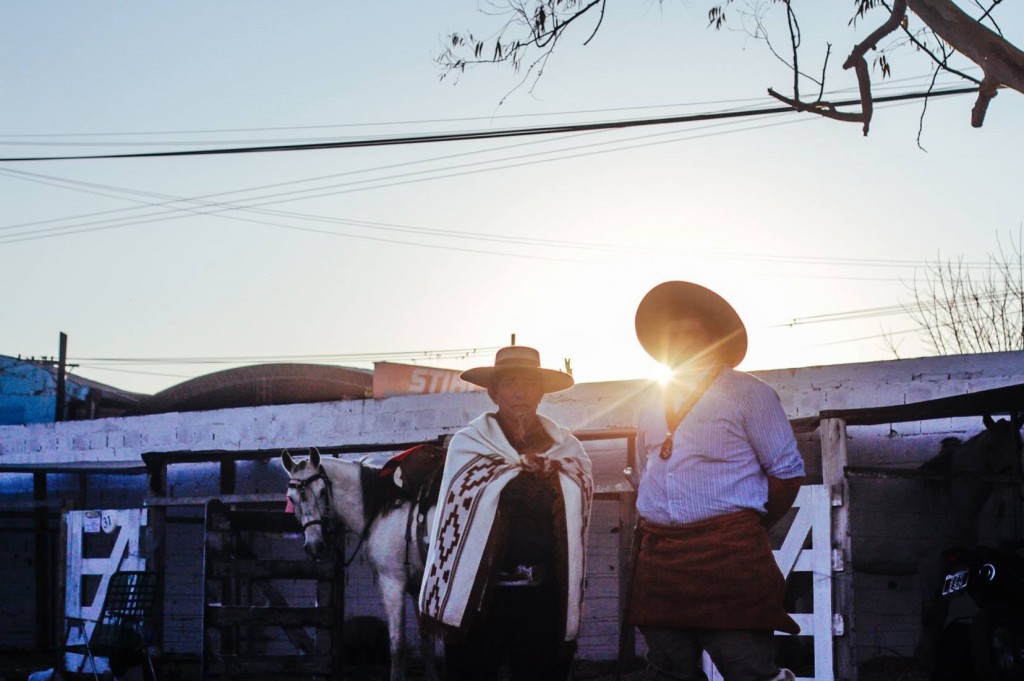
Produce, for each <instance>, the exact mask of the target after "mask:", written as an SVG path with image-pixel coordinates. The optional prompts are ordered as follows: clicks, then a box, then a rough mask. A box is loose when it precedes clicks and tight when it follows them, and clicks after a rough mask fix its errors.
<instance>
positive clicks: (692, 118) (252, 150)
mask: <svg viewBox="0 0 1024 681" xmlns="http://www.w3.org/2000/svg"><path fill="white" fill-rule="evenodd" d="M972 93H977V88H956V89H951V90H941V91H933V92H915V93H907V94H902V95H888V96H885V97H875V98H874V99H873V101H874V102H875V103H876V104H877V103H884V102H896V101H906V100H911V99H924V98H928V99H931V98H933V97H945V96H949V95H962V94H972ZM860 103H861V100H860V99H850V100H844V101H840V102H833V103H832V106H837V107H838V106H856V105H859V104H860ZM793 112H794V109H793V108H792V107H789V106H779V107H771V108H767V109H752V110H748V111H725V112H718V113H706V114H690V115H684V116H667V117H664V118H642V119H633V120H624V121H607V122H603V123H573V124H569V125H547V126H538V127H532V128H506V129H502V130H480V131H475V132H460V133H439V134H431V135H408V136H396V137H371V138H365V139H355V140H339V141H335V142H311V143H306V144H284V145H269V146H268V145H264V146H251V147H230V148H221V149H188V150H180V151H150V152H137V153H128V154H95V155H82V156H22V157H8V158H0V163H20V162H28V161H84V160H99V159H120V158H172V157H183V156H214V155H229V154H260V153H269V152H281V151H315V150H322V149H353V148H360V147H382V146H397V145H408V144H431V143H436V142H463V141H469V140H488V139H502V138H506V137H527V136H533V135H551V134H563V133H570V132H585V131H592V130H622V129H626V128H635V127H641V126H651V125H671V124H677V123H695V122H700V121H712V120H723V119H727V118H747V117H751V116H765V115H772V114H780V113H793Z"/></svg>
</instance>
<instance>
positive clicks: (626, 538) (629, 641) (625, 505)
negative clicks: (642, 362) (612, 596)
mask: <svg viewBox="0 0 1024 681" xmlns="http://www.w3.org/2000/svg"><path fill="white" fill-rule="evenodd" d="M632 444H633V441H632V440H630V445H631V446H632ZM632 459H633V456H632V455H631V456H630V457H629V461H630V463H632ZM636 519H637V513H636V492H634V491H629V492H624V493H623V494H622V495H621V496H620V497H619V565H620V566H622V567H621V568H620V570H619V575H618V576H619V594H620V595H621V598H619V650H618V666H619V670H620V671H622V670H624V669H630V668H632V667H633V665H634V664H635V662H636V629H635V627H633V626H631V625H629V624H626V608H627V607H628V606H629V596H630V592H631V590H632V582H633V554H634V550H635V548H636V547H634V546H633V542H634V540H635V532H634V531H635V529H636Z"/></svg>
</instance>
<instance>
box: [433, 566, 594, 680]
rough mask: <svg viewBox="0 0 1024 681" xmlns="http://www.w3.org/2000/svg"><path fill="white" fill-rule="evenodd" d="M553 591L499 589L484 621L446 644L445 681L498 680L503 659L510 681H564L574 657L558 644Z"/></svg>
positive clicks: (571, 649) (572, 648)
mask: <svg viewBox="0 0 1024 681" xmlns="http://www.w3.org/2000/svg"><path fill="white" fill-rule="evenodd" d="M559 610H560V608H559V593H558V588H557V585H555V584H550V585H543V586H536V587H533V586H499V587H495V593H494V600H493V602H492V603H491V611H490V612H489V613H488V616H487V621H485V622H481V623H480V624H479V625H478V626H476V627H474V628H473V629H471V630H470V631H467V632H460V633H456V634H449V635H447V636H446V637H445V641H444V662H445V664H444V667H445V673H444V677H445V679H446V681H488V680H493V679H497V678H498V672H499V670H500V669H501V666H502V663H503V662H504V661H505V660H506V659H507V660H508V663H509V669H510V670H511V672H512V676H511V678H512V680H513V681H565V679H567V678H569V670H570V668H571V666H572V659H573V656H574V654H575V652H576V644H575V642H566V641H562V629H563V627H562V622H561V616H560V613H559Z"/></svg>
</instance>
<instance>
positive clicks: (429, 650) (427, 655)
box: [414, 601, 441, 681]
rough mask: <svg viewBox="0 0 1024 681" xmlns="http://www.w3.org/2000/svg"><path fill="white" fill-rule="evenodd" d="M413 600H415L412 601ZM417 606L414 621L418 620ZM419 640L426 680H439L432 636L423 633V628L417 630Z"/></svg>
mask: <svg viewBox="0 0 1024 681" xmlns="http://www.w3.org/2000/svg"><path fill="white" fill-rule="evenodd" d="M414 602H415V601H414ZM419 614H420V613H419V607H416V621H417V622H419V619H420V618H419ZM417 633H418V635H419V640H420V646H419V648H420V657H421V658H423V669H424V671H425V672H426V675H427V681H440V680H441V677H440V676H438V674H437V657H436V655H435V654H434V637H433V636H429V635H424V633H423V629H422V628H420V629H418V631H417Z"/></svg>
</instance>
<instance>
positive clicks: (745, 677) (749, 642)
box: [640, 627, 779, 681]
mask: <svg viewBox="0 0 1024 681" xmlns="http://www.w3.org/2000/svg"><path fill="white" fill-rule="evenodd" d="M640 633H642V634H643V635H644V640H646V641H647V661H648V663H649V665H650V667H649V678H651V679H653V680H655V681H669V680H671V681H706V680H707V676H705V674H704V672H703V670H702V669H701V653H702V651H704V650H706V651H707V652H708V655H710V656H711V661H712V662H714V663H715V667H717V668H718V671H719V672H720V673H721V674H722V677H723V678H724V679H725V681H770V680H771V679H773V678H775V676H776V675H777V674H778V673H779V668H778V666H777V665H776V664H775V634H774V632H771V631H761V630H751V629H662V628H657V627H640Z"/></svg>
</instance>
